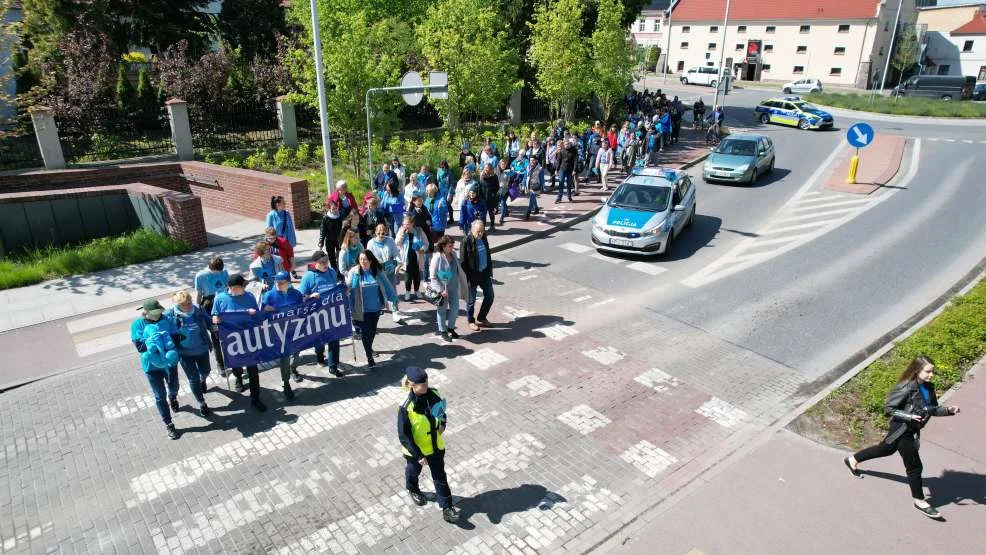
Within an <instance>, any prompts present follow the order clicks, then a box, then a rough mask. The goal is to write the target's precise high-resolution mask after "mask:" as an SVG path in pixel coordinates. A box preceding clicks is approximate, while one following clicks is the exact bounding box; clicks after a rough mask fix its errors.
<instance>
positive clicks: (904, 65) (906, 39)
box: [890, 25, 918, 85]
mask: <svg viewBox="0 0 986 555" xmlns="http://www.w3.org/2000/svg"><path fill="white" fill-rule="evenodd" d="M917 57H918V38H917V35H916V34H915V32H914V26H913V25H902V26H901V29H900V33H898V35H897V45H896V47H895V48H894V57H893V58H891V60H890V64H891V65H893V66H894V69H896V70H897V74H898V75H897V84H898V85H900V82H901V81H902V80H903V79H904V74H905V73H906V72H907V70H909V69H911V68H913V67H914V62H915V61H916V60H917Z"/></svg>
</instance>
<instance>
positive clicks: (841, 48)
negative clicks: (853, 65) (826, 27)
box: [835, 46, 846, 56]
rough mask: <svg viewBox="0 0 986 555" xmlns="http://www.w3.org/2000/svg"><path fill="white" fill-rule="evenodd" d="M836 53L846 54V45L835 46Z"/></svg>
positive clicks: (839, 54) (837, 54) (838, 54)
mask: <svg viewBox="0 0 986 555" xmlns="http://www.w3.org/2000/svg"><path fill="white" fill-rule="evenodd" d="M835 55H836V56H845V55H846V47H845V46H836V47H835Z"/></svg>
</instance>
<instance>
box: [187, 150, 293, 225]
mask: <svg viewBox="0 0 986 555" xmlns="http://www.w3.org/2000/svg"><path fill="white" fill-rule="evenodd" d="M181 169H182V176H183V179H184V182H185V183H186V186H187V187H188V190H190V191H191V192H192V193H194V194H195V195H198V196H200V197H202V202H203V205H204V206H206V207H208V208H213V209H216V210H223V211H225V212H233V213H235V214H240V215H243V216H246V217H248V218H256V219H259V220H263V219H264V218H266V217H267V213H268V212H270V198H271V197H273V196H282V197H284V202H285V204H286V207H287V209H288V211H290V212H291V215H292V216H293V217H294V221H295V225H296V226H299V227H302V226H304V225H305V224H307V223H308V221H309V220H311V217H312V216H311V205H310V204H309V200H308V182H307V181H306V180H304V179H299V178H296V177H288V176H283V175H277V174H271V173H264V172H258V171H254V170H245V169H240V168H228V167H226V166H218V165H215V164H206V163H204V162H182V163H181Z"/></svg>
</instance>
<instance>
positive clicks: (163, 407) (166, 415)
mask: <svg viewBox="0 0 986 555" xmlns="http://www.w3.org/2000/svg"><path fill="white" fill-rule="evenodd" d="M144 375H145V376H147V383H149V384H151V392H153V393H154V406H156V407H157V412H158V414H160V415H161V420H163V421H164V423H165V425H169V424H171V407H169V406H168V401H171V400H174V399H177V398H178V368H177V367H175V368H168V369H167V370H161V369H153V370H150V371H148V372H144ZM165 389H167V391H165Z"/></svg>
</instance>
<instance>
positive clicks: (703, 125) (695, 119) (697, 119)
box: [692, 110, 708, 131]
mask: <svg viewBox="0 0 986 555" xmlns="http://www.w3.org/2000/svg"><path fill="white" fill-rule="evenodd" d="M707 125H708V122H706V121H705V112H695V111H694V110H692V129H698V130H699V131H705V130H706V129H708V127H707Z"/></svg>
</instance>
